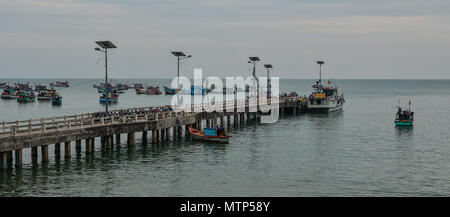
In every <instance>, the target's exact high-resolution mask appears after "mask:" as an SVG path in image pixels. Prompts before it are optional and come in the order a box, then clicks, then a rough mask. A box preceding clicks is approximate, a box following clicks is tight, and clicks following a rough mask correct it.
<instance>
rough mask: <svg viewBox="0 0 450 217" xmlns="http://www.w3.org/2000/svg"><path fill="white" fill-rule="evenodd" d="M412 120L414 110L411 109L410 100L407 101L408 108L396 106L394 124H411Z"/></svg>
mask: <svg viewBox="0 0 450 217" xmlns="http://www.w3.org/2000/svg"><path fill="white" fill-rule="evenodd" d="M413 122H414V112H413V111H411V101H409V109H402V108H401V107H400V106H399V107H398V110H397V114H396V115H395V126H412V125H413Z"/></svg>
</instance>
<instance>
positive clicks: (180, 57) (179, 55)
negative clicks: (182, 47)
mask: <svg viewBox="0 0 450 217" xmlns="http://www.w3.org/2000/svg"><path fill="white" fill-rule="evenodd" d="M171 53H172V54H173V55H174V56H176V57H177V86H178V85H179V84H180V81H179V79H180V60H183V59H187V58H191V57H192V55H188V56H186V54H184V53H183V52H181V51H172V52H171Z"/></svg>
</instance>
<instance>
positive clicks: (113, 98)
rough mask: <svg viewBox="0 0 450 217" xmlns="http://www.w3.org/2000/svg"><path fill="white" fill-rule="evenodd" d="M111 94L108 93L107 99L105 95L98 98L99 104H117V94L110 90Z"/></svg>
mask: <svg viewBox="0 0 450 217" xmlns="http://www.w3.org/2000/svg"><path fill="white" fill-rule="evenodd" d="M110 91H111V92H109V93H108V95H109V97H106V93H103V94H102V95H101V96H100V99H99V101H100V103H102V104H105V103H117V102H119V94H118V93H117V91H114V90H110Z"/></svg>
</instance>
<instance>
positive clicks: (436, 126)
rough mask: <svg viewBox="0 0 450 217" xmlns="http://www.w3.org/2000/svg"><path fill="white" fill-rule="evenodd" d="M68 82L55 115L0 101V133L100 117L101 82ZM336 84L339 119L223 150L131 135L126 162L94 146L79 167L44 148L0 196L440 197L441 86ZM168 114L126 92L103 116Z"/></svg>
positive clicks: (284, 122) (237, 140)
mask: <svg viewBox="0 0 450 217" xmlns="http://www.w3.org/2000/svg"><path fill="white" fill-rule="evenodd" d="M1 81H5V80H1ZM6 81H8V82H10V83H14V82H16V81H18V80H6ZM21 81H22V82H25V81H27V80H21ZM28 81H30V83H34V84H36V83H42V84H48V82H50V81H56V80H28ZM69 81H70V82H71V84H72V85H73V87H71V88H63V89H60V90H59V92H60V94H61V95H62V96H63V104H62V106H60V107H53V106H52V105H51V103H49V102H34V103H29V104H18V103H17V102H16V101H14V100H10V101H6V100H0V111H1V113H0V122H3V121H14V120H17V119H21V120H23V119H29V118H33V119H34V118H41V117H52V116H62V115H65V114H75V113H84V112H93V111H99V110H103V109H104V107H103V106H102V105H100V104H99V103H98V97H99V94H98V93H97V90H96V89H93V88H92V84H93V83H96V82H100V80H97V81H94V80H69ZM122 82H125V80H123V81H122ZM129 82H130V83H133V82H140V83H147V84H153V85H155V84H159V85H162V84H168V83H169V80H129ZM337 83H338V85H339V86H340V87H342V89H343V91H344V94H345V96H346V103H345V106H344V112H343V113H339V114H329V115H324V114H315V115H313V114H304V115H298V116H288V117H283V118H281V119H280V120H279V121H278V122H277V123H274V124H256V125H255V124H249V125H247V126H245V127H242V128H239V129H231V130H230V132H231V134H232V135H233V138H232V139H231V141H230V143H229V144H223V145H220V144H219V145H218V144H207V143H200V142H195V141H191V140H190V139H189V138H183V139H182V140H181V141H172V140H170V141H164V142H162V143H160V144H159V145H151V144H148V145H142V144H140V142H141V141H140V140H139V139H140V138H141V136H140V135H139V134H138V135H137V136H136V138H137V139H138V141H137V142H138V143H139V144H138V145H137V147H136V149H135V150H131V149H128V148H127V146H126V145H125V144H123V145H121V146H120V148H117V147H115V149H114V150H113V152H112V153H107V152H104V151H102V150H101V147H100V145H99V144H100V142H99V141H96V151H95V154H94V155H93V156H91V157H86V156H85V154H84V145H83V151H82V154H81V155H76V154H73V156H72V158H71V159H70V160H64V159H61V160H58V159H54V156H53V146H52V145H51V146H49V153H50V154H49V155H50V162H49V163H48V164H42V163H40V162H38V163H37V164H36V165H33V164H32V163H31V159H30V150H24V156H23V158H24V159H23V160H24V166H23V168H22V169H11V170H8V171H0V196H449V195H450V131H449V127H448V126H449V123H450V80H338V81H337ZM312 84H313V80H295V79H290V80H280V86H281V87H280V92H290V91H297V92H299V93H301V94H302V95H303V94H308V92H310V91H311V85H312ZM398 100H401V102H402V104H403V105H407V103H408V101H409V100H411V101H412V109H413V111H414V112H415V123H414V124H415V126H414V128H412V129H396V128H395V127H394V122H393V121H394V115H395V112H396V106H397V104H398ZM169 103H170V97H169V96H165V95H161V96H147V95H145V96H143V95H136V94H135V92H134V90H129V91H127V92H126V93H124V94H122V95H121V96H120V102H119V103H118V104H117V105H115V106H113V108H129V107H139V106H151V105H165V104H169ZM122 140H123V141H122V142H126V138H125V136H123V138H122ZM72 148H73V149H74V145H73V146H72ZM72 153H75V150H72Z"/></svg>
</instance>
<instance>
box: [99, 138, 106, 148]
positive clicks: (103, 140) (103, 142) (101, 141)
mask: <svg viewBox="0 0 450 217" xmlns="http://www.w3.org/2000/svg"><path fill="white" fill-rule="evenodd" d="M105 142H106V136H102V137H100V143H101V144H102V146H104V145H105Z"/></svg>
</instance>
